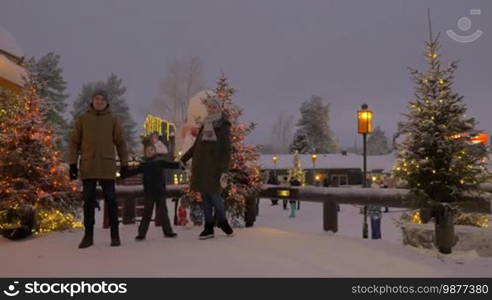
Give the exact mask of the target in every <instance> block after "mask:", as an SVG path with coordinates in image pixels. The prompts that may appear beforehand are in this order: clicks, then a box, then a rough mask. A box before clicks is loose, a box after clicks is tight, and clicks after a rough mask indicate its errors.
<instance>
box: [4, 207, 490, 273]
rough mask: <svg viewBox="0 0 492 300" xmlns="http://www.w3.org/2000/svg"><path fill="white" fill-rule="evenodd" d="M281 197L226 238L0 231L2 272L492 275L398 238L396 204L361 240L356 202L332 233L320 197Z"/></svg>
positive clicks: (486, 265)
mask: <svg viewBox="0 0 492 300" xmlns="http://www.w3.org/2000/svg"><path fill="white" fill-rule="evenodd" d="M281 203H282V202H281V201H280V203H279V204H280V205H279V206H273V207H271V206H270V201H269V200H267V199H262V202H261V208H260V215H259V216H258V219H257V223H256V224H255V227H253V228H246V229H236V234H235V236H234V237H232V238H228V237H226V236H224V234H222V233H221V232H216V238H215V239H212V240H206V241H200V240H198V239H197V236H198V234H199V232H200V228H191V229H187V228H184V227H176V231H177V233H178V234H179V236H178V238H177V239H164V238H163V237H162V233H161V231H160V228H158V227H155V226H153V225H152V224H151V226H150V230H149V234H148V238H147V240H145V241H143V242H138V243H137V242H135V241H134V236H135V234H136V231H137V226H136V225H123V226H121V236H122V243H123V245H122V247H120V248H112V247H109V230H107V229H106V230H104V229H102V228H101V224H98V226H97V229H96V233H95V245H94V246H93V247H91V248H88V249H85V250H79V249H77V245H78V242H79V241H80V238H81V237H82V230H75V231H72V232H62V233H53V234H49V235H46V236H39V237H36V238H33V239H29V240H25V241H22V242H11V241H8V240H6V239H0V256H1V258H2V268H0V276H1V277H16V276H19V277H30V276H40V277H52V276H53V277H54V276H59V277H68V276H88V277H100V276H118V277H134V276H135V277H170V276H172V277H196V276H199V277H271V276H278V277H320V276H323V277H407V276H410V277H423V276H425V277H462V276H466V277H472V276H473V277H490V276H492V268H491V262H492V259H490V258H484V257H478V256H477V255H476V254H475V253H473V252H456V253H453V255H450V256H443V255H440V254H438V253H436V252H431V251H423V250H417V249H414V248H412V247H408V246H403V245H402V242H401V238H400V229H399V228H397V227H396V225H395V222H394V220H393V219H396V218H398V217H399V215H400V213H401V209H399V210H397V209H390V213H385V214H383V226H382V233H383V239H382V240H363V239H362V238H361V234H362V225H361V222H362V216H361V215H360V214H359V208H358V207H354V206H348V205H342V206H341V212H340V215H339V222H340V224H339V230H340V231H339V232H338V233H337V234H331V233H327V232H323V231H322V225H321V222H322V220H321V215H322V206H321V204H318V203H301V210H300V211H299V212H298V216H297V217H296V218H288V212H287V211H284V210H283V209H282V205H281ZM170 207H171V205H170ZM171 210H172V209H171ZM98 217H99V218H98V222H101V221H102V218H101V216H98ZM9 258H12V259H9ZM14 258H15V259H14Z"/></svg>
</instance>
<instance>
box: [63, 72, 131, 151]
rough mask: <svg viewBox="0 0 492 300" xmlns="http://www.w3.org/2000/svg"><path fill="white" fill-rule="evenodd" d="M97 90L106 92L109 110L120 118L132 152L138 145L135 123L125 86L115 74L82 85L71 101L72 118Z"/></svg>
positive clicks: (85, 106) (82, 109)
mask: <svg viewBox="0 0 492 300" xmlns="http://www.w3.org/2000/svg"><path fill="white" fill-rule="evenodd" d="M97 90H103V91H105V92H106V93H107V95H108V98H109V99H108V101H109V105H110V108H111V111H112V112H113V113H114V114H115V115H116V116H117V117H118V118H119V119H120V120H121V123H122V127H123V133H124V136H125V139H126V142H127V144H128V148H129V149H130V151H131V152H134V151H135V150H136V149H137V147H138V139H137V129H136V127H137V123H135V121H134V120H133V118H132V116H131V114H130V108H129V107H128V104H127V102H126V99H125V97H124V95H125V93H126V87H125V86H123V81H122V79H121V78H119V77H118V76H117V75H115V74H111V75H110V76H109V77H108V79H107V80H106V81H96V82H88V83H86V84H84V85H83V86H82V90H81V91H80V93H79V95H78V97H77V99H76V100H75V102H74V103H73V110H72V117H73V120H76V119H77V117H78V116H80V115H82V114H83V113H85V112H86V111H87V110H88V109H89V105H90V103H91V100H92V95H93V94H94V92H96V91H97ZM73 120H72V123H73Z"/></svg>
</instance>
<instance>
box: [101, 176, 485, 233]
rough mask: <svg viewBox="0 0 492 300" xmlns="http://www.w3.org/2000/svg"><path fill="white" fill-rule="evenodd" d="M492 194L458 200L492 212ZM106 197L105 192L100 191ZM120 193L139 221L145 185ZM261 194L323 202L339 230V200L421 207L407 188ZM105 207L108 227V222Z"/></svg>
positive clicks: (172, 190) (271, 189)
mask: <svg viewBox="0 0 492 300" xmlns="http://www.w3.org/2000/svg"><path fill="white" fill-rule="evenodd" d="M185 187H186V185H168V186H167V197H168V198H179V197H180V196H181V195H182V190H183V189H184V188H185ZM482 189H483V190H485V191H492V184H486V185H483V186H482ZM491 196H492V194H489V193H484V194H483V195H482V196H481V197H479V198H476V199H467V200H473V201H464V202H459V203H455V204H456V205H458V206H460V207H461V209H462V210H463V211H467V212H481V213H487V214H490V213H492V200H491V199H492V197H491ZM99 197H102V193H100V194H99ZM116 197H117V199H118V204H119V207H120V211H121V216H122V221H123V224H132V223H135V219H136V217H137V215H138V214H137V200H136V199H138V198H143V188H142V186H141V185H138V186H125V185H117V186H116ZM257 198H271V199H293V200H299V201H308V202H319V203H323V228H324V230H327V231H333V232H337V231H338V210H337V204H356V205H379V206H389V207H400V208H417V207H420V203H419V200H418V199H416V198H414V197H413V196H412V195H411V194H410V193H409V190H405V189H371V188H340V187H312V186H307V187H292V186H281V185H263V187H262V189H261V191H260V193H259V195H258V196H257ZM104 207H105V222H104V225H103V226H105V227H107V226H108V220H107V213H106V212H107V209H106V205H105V206H104Z"/></svg>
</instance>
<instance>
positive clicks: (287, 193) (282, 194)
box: [277, 190, 290, 197]
mask: <svg viewBox="0 0 492 300" xmlns="http://www.w3.org/2000/svg"><path fill="white" fill-rule="evenodd" d="M277 195H279V196H280V197H289V196H290V190H278V191H277Z"/></svg>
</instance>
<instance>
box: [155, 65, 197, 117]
mask: <svg viewBox="0 0 492 300" xmlns="http://www.w3.org/2000/svg"><path fill="white" fill-rule="evenodd" d="M203 74H204V71H203V63H202V60H201V59H200V58H199V57H197V56H194V57H191V58H178V59H176V60H175V61H174V62H172V63H170V64H168V66H167V74H166V77H165V78H164V79H163V80H162V81H161V83H160V87H159V94H158V96H157V97H156V98H155V99H154V101H153V103H152V110H153V111H155V112H156V114H158V115H162V116H165V117H167V118H169V119H170V120H171V121H172V122H173V123H175V124H178V125H179V124H183V123H184V122H186V110H187V108H188V102H189V100H190V97H192V96H193V95H194V94H195V93H197V92H199V91H200V90H202V89H203V88H204V86H205V80H204V75H203Z"/></svg>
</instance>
